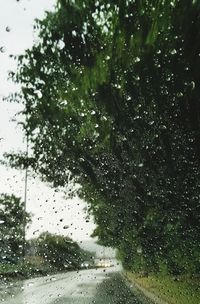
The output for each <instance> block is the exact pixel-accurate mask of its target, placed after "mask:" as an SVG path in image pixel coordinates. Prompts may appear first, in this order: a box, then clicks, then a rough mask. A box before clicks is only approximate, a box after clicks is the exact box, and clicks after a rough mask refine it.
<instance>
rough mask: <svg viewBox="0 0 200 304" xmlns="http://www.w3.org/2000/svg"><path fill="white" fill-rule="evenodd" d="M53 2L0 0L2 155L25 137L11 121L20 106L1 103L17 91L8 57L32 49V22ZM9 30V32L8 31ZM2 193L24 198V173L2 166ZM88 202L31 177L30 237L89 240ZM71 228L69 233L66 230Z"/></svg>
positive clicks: (20, 143)
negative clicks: (46, 235) (9, 74)
mask: <svg viewBox="0 0 200 304" xmlns="http://www.w3.org/2000/svg"><path fill="white" fill-rule="evenodd" d="M53 3H55V1H53V0H20V1H19V2H18V1H16V0H0V6H1V10H0V20H1V24H0V48H2V47H3V48H4V52H1V53H0V138H3V139H2V140H1V141H0V155H1V156H2V154H3V152H6V151H13V150H14V151H17V150H18V149H23V147H24V143H23V134H22V132H21V130H20V128H19V127H17V125H16V122H13V121H11V119H12V118H13V117H14V115H15V114H16V112H18V111H19V110H20V106H19V105H17V104H9V103H5V102H3V101H2V97H3V96H7V95H8V94H9V92H12V91H15V90H16V87H15V86H14V84H12V83H11V82H8V81H7V72H8V70H13V69H15V65H16V63H15V62H14V60H13V59H11V58H9V54H21V53H23V51H24V49H26V48H29V47H31V45H32V44H33V40H34V35H33V20H34V19H35V18H36V17H37V18H41V17H42V16H43V15H44V11H45V10H49V9H52V7H53ZM6 27H9V29H10V31H7V30H6ZM0 177H1V179H0V193H4V192H6V193H10V194H11V193H14V194H15V195H17V196H20V197H22V198H23V197H24V172H20V171H17V170H13V169H10V168H5V167H3V166H0ZM85 206H86V204H85V202H83V201H81V200H80V199H78V198H74V199H68V200H66V199H64V198H63V193H62V192H55V191H54V189H52V188H50V187H48V185H46V184H44V183H42V182H41V181H39V179H34V178H30V177H29V181H28V202H27V210H28V211H29V212H31V213H32V214H33V217H32V224H31V226H30V228H29V229H28V231H27V237H28V238H31V237H35V236H38V235H39V234H40V233H41V232H42V231H47V230H48V231H50V232H54V233H60V234H63V235H69V236H70V237H72V238H73V239H74V240H78V241H81V240H89V239H90V237H89V236H90V234H91V233H92V231H93V229H94V227H95V225H94V224H93V223H92V222H91V221H90V223H86V221H85V214H84V212H83V208H84V207H85ZM65 225H69V226H70V228H69V229H63V227H64V226H65Z"/></svg>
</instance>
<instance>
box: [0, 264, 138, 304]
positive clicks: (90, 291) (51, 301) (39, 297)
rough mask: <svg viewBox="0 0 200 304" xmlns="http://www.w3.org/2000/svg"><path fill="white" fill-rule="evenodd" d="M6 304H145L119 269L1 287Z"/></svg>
mask: <svg viewBox="0 0 200 304" xmlns="http://www.w3.org/2000/svg"><path fill="white" fill-rule="evenodd" d="M1 301H2V302H3V303H5V304H66V303H67V304H141V303H142V302H140V300H139V299H138V298H137V297H136V296H135V295H133V293H132V292H131V291H130V290H129V288H128V287H127V286H126V284H125V283H124V281H123V279H122V277H121V275H120V273H119V272H117V271H116V269H113V268H107V269H106V270H105V269H96V270H95V269H92V270H91V269H90V270H82V271H79V272H68V273H62V274H57V275H54V276H49V277H41V278H35V279H31V280H25V281H21V282H16V283H9V284H8V285H7V286H1V287H0V302H1Z"/></svg>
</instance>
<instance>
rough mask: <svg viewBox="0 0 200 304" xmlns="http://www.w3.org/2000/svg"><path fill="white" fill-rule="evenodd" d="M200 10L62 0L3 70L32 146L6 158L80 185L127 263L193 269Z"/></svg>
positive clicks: (177, 4)
mask: <svg viewBox="0 0 200 304" xmlns="http://www.w3.org/2000/svg"><path fill="white" fill-rule="evenodd" d="M199 17H200V4H199V2H198V1H190V0H185V1H178V0H173V1H165V0H164V1H159V0H152V1H149V0H140V1H139V0H136V1H133V0H122V1H119V0H112V1H106V0H99V1H96V2H95V1H91V0H81V1H80V0H75V1H65V0H62V1H61V0H60V1H57V5H56V8H55V11H54V12H47V13H46V17H45V19H44V20H37V22H36V25H35V30H36V31H37V33H38V41H37V42H36V43H35V44H34V46H33V47H32V49H29V50H27V51H26V52H25V54H24V55H20V56H18V58H17V59H18V72H17V73H16V74H14V73H10V76H11V78H12V79H13V80H14V81H15V82H17V83H19V84H21V86H22V90H21V93H20V94H18V95H16V94H15V95H12V96H11V97H10V100H11V101H18V102H23V104H24V112H23V114H24V116H25V123H24V130H25V132H26V134H27V135H28V138H29V141H30V145H31V148H32V155H31V158H29V160H28V163H27V160H24V157H23V155H22V156H19V157H16V156H13V155H8V157H10V159H11V160H12V162H14V163H15V165H20V164H25V165H27V164H28V165H31V166H32V167H33V168H34V170H35V171H36V172H38V173H39V174H40V175H41V176H42V177H43V178H44V179H46V180H48V181H50V182H52V183H53V184H54V186H65V185H66V184H67V183H68V181H69V178H73V179H74V180H75V181H76V182H78V183H79V184H81V186H82V187H81V190H80V193H79V195H80V196H81V197H83V198H84V199H85V200H86V201H87V202H88V203H89V204H90V211H91V212H92V213H93V214H94V217H95V221H96V223H97V228H96V230H95V232H94V235H96V236H98V238H99V241H100V242H101V243H102V244H104V245H108V246H113V247H115V248H117V249H118V250H119V256H120V257H121V259H122V261H123V263H124V266H125V267H127V268H131V269H134V267H136V266H137V265H138V263H139V262H138V261H139V260H140V257H139V256H140V255H142V256H143V265H140V266H142V267H144V268H147V269H148V270H149V269H150V270H151V269H152V270H154V271H158V270H159V268H160V267H161V266H160V265H161V264H165V265H166V267H167V269H168V271H171V272H173V273H179V272H184V271H188V272H191V273H195V272H198V270H199V262H198V259H199V256H198V251H199V235H200V233H199V227H200V225H199V214H200V213H199V211H200V210H199V209H200V204H199V189H200V183H199V180H200V179H199V177H200V176H199V175H200V170H199V169H200V160H199V155H200V154H199V152H200V133H199V124H200V118H199V117H200V115H199V114H200V108H199V107H200V106H199V105H200V103H199V91H200V88H199V78H200V77H199V76H200V74H199V73H200V72H199V71H200V70H199V64H200V62H199V61H200V57H199V54H200V39H199V35H200V30H199V29H200V18H199ZM138 248H141V253H138V252H139V251H138V250H137V249H138ZM136 264H137V265H136Z"/></svg>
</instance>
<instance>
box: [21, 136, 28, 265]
mask: <svg viewBox="0 0 200 304" xmlns="http://www.w3.org/2000/svg"><path fill="white" fill-rule="evenodd" d="M26 157H27V160H28V135H27V136H26ZM27 189H28V164H26V168H25V181H24V210H23V247H22V256H23V262H24V261H25V255H26V205H27Z"/></svg>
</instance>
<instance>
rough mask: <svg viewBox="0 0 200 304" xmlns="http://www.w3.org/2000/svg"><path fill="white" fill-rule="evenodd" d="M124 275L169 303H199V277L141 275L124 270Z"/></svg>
mask: <svg viewBox="0 0 200 304" xmlns="http://www.w3.org/2000/svg"><path fill="white" fill-rule="evenodd" d="M125 276H126V277H127V279H128V280H129V281H131V282H133V283H134V282H135V283H137V284H138V285H140V286H141V287H143V288H144V289H146V290H147V291H149V292H151V293H152V294H154V295H155V296H158V297H159V298H161V299H162V300H163V301H165V302H167V303H169V304H198V303H200V281H199V279H190V278H187V277H180V278H176V280H175V279H174V278H172V277H170V276H161V275H157V276H156V275H154V276H148V277H141V276H139V275H137V274H135V273H132V272H126V273H125Z"/></svg>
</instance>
